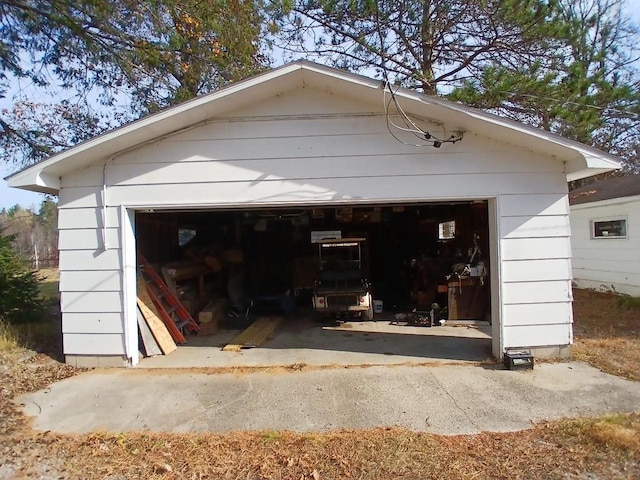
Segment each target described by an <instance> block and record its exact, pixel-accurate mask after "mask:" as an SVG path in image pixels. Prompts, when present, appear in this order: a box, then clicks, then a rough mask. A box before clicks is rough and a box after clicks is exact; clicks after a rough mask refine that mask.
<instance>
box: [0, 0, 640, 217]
mask: <svg viewBox="0 0 640 480" xmlns="http://www.w3.org/2000/svg"><path fill="white" fill-rule="evenodd" d="M627 10H628V11H629V13H630V14H631V16H632V18H633V19H634V20H635V22H636V24H640V2H639V1H638V0H627ZM15 170H16V168H15V167H13V166H10V165H8V164H7V163H6V162H2V161H0V210H1V209H3V208H7V209H8V208H11V207H12V206H14V205H16V204H17V205H20V206H22V207H23V208H32V209H33V210H35V211H37V210H38V207H39V206H40V203H41V202H42V200H43V199H44V198H45V196H44V195H43V194H39V193H34V192H28V191H26V190H20V189H17V188H10V187H9V186H8V185H7V182H6V181H5V180H4V177H6V176H7V175H9V174H11V173H12V172H14V171H15Z"/></svg>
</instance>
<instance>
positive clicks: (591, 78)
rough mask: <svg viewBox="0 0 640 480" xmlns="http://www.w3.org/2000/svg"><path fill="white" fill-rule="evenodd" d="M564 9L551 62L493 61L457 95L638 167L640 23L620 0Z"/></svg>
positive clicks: (580, 0) (580, 2)
mask: <svg viewBox="0 0 640 480" xmlns="http://www.w3.org/2000/svg"><path fill="white" fill-rule="evenodd" d="M558 8H559V9H560V12H561V18H562V22H563V23H564V25H565V27H564V31H565V33H564V39H563V44H562V47H561V48H560V49H559V50H558V51H557V52H555V55H554V57H555V58H554V61H553V62H551V63H550V65H548V66H543V65H541V64H538V63H533V64H526V63H525V64H521V65H518V66H517V67H516V68H513V66H509V65H505V64H501V65H492V66H490V67H489V68H487V69H485V70H484V71H483V73H482V76H481V77H479V78H475V79H473V80H468V81H466V82H465V84H464V85H463V86H462V87H461V88H459V89H457V90H455V91H454V92H453V93H452V94H451V98H452V99H454V100H458V101H462V102H464V103H467V104H471V105H474V106H478V107H481V108H485V109H490V110H493V111H496V112H497V113H499V114H501V115H505V116H510V117H512V118H515V119H518V120H522V119H523V118H524V119H526V121H527V122H528V123H530V124H532V125H534V126H536V127H539V128H543V129H545V130H549V131H553V132H555V133H559V134H560V135H563V136H565V137H567V138H571V139H574V140H577V141H580V142H583V143H586V144H590V145H593V146H596V147H598V148H600V149H602V150H605V151H608V152H611V153H613V154H615V155H619V156H621V157H622V158H624V159H625V160H627V165H626V167H627V169H628V170H630V171H636V172H638V171H639V170H640V163H638V161H639V160H640V159H639V157H638V153H639V152H638V148H639V146H640V75H639V74H638V70H637V69H636V65H637V61H638V55H639V53H640V50H639V49H638V47H637V45H636V43H637V42H638V40H640V36H639V33H638V28H637V27H636V26H635V25H633V24H632V23H631V22H630V20H629V19H628V18H626V17H625V16H624V14H623V12H622V10H621V4H620V2H618V1H617V0H576V1H571V2H562V3H561V4H559V5H558Z"/></svg>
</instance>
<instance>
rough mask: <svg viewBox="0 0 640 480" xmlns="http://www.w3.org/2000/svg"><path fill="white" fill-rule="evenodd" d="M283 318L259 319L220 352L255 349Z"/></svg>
mask: <svg viewBox="0 0 640 480" xmlns="http://www.w3.org/2000/svg"><path fill="white" fill-rule="evenodd" d="M283 319H284V317H280V316H278V317H260V318H258V319H257V320H256V321H255V322H253V323H252V324H251V325H250V326H249V327H248V328H247V329H246V330H244V331H243V332H242V333H241V334H240V335H238V336H237V337H236V338H234V339H233V340H232V341H231V342H230V343H229V344H228V345H226V346H225V347H224V348H223V349H222V350H223V351H225V352H239V351H240V349H241V348H250V347H257V346H258V345H261V344H262V343H263V342H264V341H265V340H266V339H267V337H268V336H269V335H271V334H272V333H273V332H274V331H275V329H276V328H278V325H280V322H282V320H283Z"/></svg>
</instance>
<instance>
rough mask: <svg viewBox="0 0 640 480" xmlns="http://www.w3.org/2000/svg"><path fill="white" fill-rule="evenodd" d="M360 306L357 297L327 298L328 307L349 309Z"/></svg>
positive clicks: (337, 296) (340, 296)
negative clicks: (349, 307)
mask: <svg viewBox="0 0 640 480" xmlns="http://www.w3.org/2000/svg"><path fill="white" fill-rule="evenodd" d="M351 305H358V296H357V295H335V296H333V295H332V296H329V297H327V306H329V307H348V306H351Z"/></svg>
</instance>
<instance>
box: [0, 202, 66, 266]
mask: <svg viewBox="0 0 640 480" xmlns="http://www.w3.org/2000/svg"><path fill="white" fill-rule="evenodd" d="M0 230H1V231H2V232H3V233H4V234H5V235H6V236H7V237H9V238H10V243H11V246H12V248H13V250H14V251H15V253H16V254H17V255H18V256H19V257H20V258H22V259H24V260H25V261H27V262H28V264H29V265H30V266H31V267H32V268H34V269H38V268H41V267H55V266H57V265H58V210H57V204H56V203H55V202H54V201H53V200H50V199H45V200H43V201H42V203H41V204H40V207H39V209H38V211H33V210H31V209H28V208H23V207H21V206H19V205H15V206H13V207H11V208H10V209H8V210H4V209H3V210H1V211H0Z"/></svg>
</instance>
